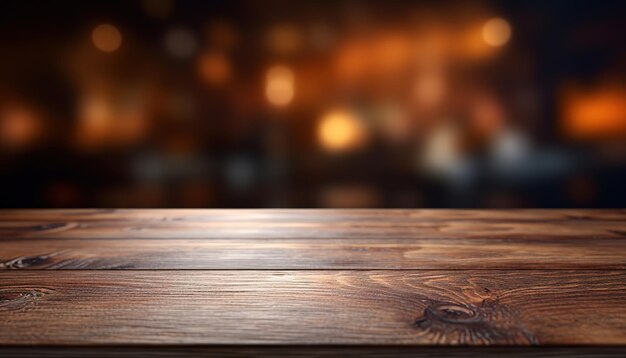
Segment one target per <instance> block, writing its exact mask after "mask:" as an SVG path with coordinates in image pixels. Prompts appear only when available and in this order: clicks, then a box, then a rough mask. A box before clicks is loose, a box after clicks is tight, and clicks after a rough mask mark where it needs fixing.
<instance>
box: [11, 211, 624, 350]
mask: <svg viewBox="0 0 626 358" xmlns="http://www.w3.org/2000/svg"><path fill="white" fill-rule="evenodd" d="M3 269H4V270H3ZM459 345H462V346H459ZM493 345H495V346H496V347H493ZM468 346H470V347H469V348H468ZM487 346H490V347H487ZM68 349H71V350H68ZM625 353H626V210H582V209H581V210H503V211H481V210H108V209H107V210H100V209H80V210H0V356H2V357H5V356H38V357H39V356H50V357H58V356H81V357H82V356H111V355H116V356H122V357H124V356H127V357H131V356H133V357H136V356H146V357H147V356H162V357H169V356H186V357H200V356H226V357H229V356H232V357H243V356H246V357H247V356H251V357H270V356H283V357H331V356H339V355H340V356H348V357H350V356H368V357H426V356H435V357H499V356H503V355H507V356H510V357H530V356H539V357H542V356H543V357H554V356H558V355H560V354H567V355H569V356H577V357H622V356H625V355H626V354H625Z"/></svg>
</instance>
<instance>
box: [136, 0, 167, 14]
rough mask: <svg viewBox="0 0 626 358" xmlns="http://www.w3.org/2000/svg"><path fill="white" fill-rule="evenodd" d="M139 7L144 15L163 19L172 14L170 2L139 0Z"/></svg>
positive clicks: (163, 0)
mask: <svg viewBox="0 0 626 358" xmlns="http://www.w3.org/2000/svg"><path fill="white" fill-rule="evenodd" d="M141 7H142V8H143V10H144V11H145V12H146V14H148V15H150V16H152V17H156V18H159V19H164V18H166V17H168V16H170V14H171V13H172V10H173V9H174V2H173V1H172V0H141Z"/></svg>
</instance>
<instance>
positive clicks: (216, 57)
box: [198, 52, 232, 85]
mask: <svg viewBox="0 0 626 358" xmlns="http://www.w3.org/2000/svg"><path fill="white" fill-rule="evenodd" d="M198 72H199V73H200V77H201V78H202V79H203V80H204V81H205V82H206V83H208V84H211V85H220V84H223V83H226V82H228V81H229V80H230V78H231V75H232V67H231V65H230V61H229V60H228V58H227V57H226V56H225V55H224V54H222V53H218V52H207V53H205V54H203V55H202V56H201V57H200V60H199V62H198Z"/></svg>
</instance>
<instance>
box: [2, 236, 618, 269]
mask: <svg viewBox="0 0 626 358" xmlns="http://www.w3.org/2000/svg"><path fill="white" fill-rule="evenodd" d="M625 239H626V238H625ZM625 239H622V238H575V237H569V238H565V237H563V238H561V239H558V240H556V239H540V238H538V237H534V238H533V237H529V238H511V239H506V238H489V239H480V238H467V239H464V238H450V239H441V238H440V239H424V238H416V239H397V238H394V237H387V238H385V239H367V238H365V239H359V238H356V237H347V238H345V239H325V238H319V239H262V240H259V239H237V238H231V239H206V240H202V239H158V240H155V239H126V240H119V239H83V240H76V239H70V240H67V239H56V238H46V239H38V240H23V239H15V240H0V245H1V246H2V250H0V270H1V269H21V270H36V269H55V270H61V269H63V270H65V269H71V270H79V269H170V270H175V269H178V270H184V269H277V270H280V269H580V268H587V269H624V268H626V255H624V252H626V240H625Z"/></svg>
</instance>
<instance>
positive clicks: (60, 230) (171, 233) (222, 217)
mask: <svg viewBox="0 0 626 358" xmlns="http://www.w3.org/2000/svg"><path fill="white" fill-rule="evenodd" d="M354 237H356V238H371V239H381V240H384V239H387V238H401V239H406V238H410V239H416V238H424V239H449V238H506V239H511V238H535V239H555V240H558V239H561V238H587V239H599V238H624V237H626V213H625V212H624V211H622V210H605V211H599V212H595V211H593V210H571V211H562V212H561V211H541V210H539V211H533V210H511V211H493V210H491V211H489V210H485V211H463V210H460V211H458V210H457V211H450V210H416V211H411V210H390V211H386V210H346V211H342V210H293V211H291V210H181V211H178V210H104V211H99V210H51V211H41V210H23V211H13V210H9V211H0V238H4V239H15V238H25V239H34V238H63V239H85V238H93V239H95V238H109V239H130V238H137V239H156V238H161V239H162V238H166V239H178V238H180V239H231V238H242V239H276V238H289V239H302V238H307V239H317V238H329V239H331V238H335V239H346V238H354Z"/></svg>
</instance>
